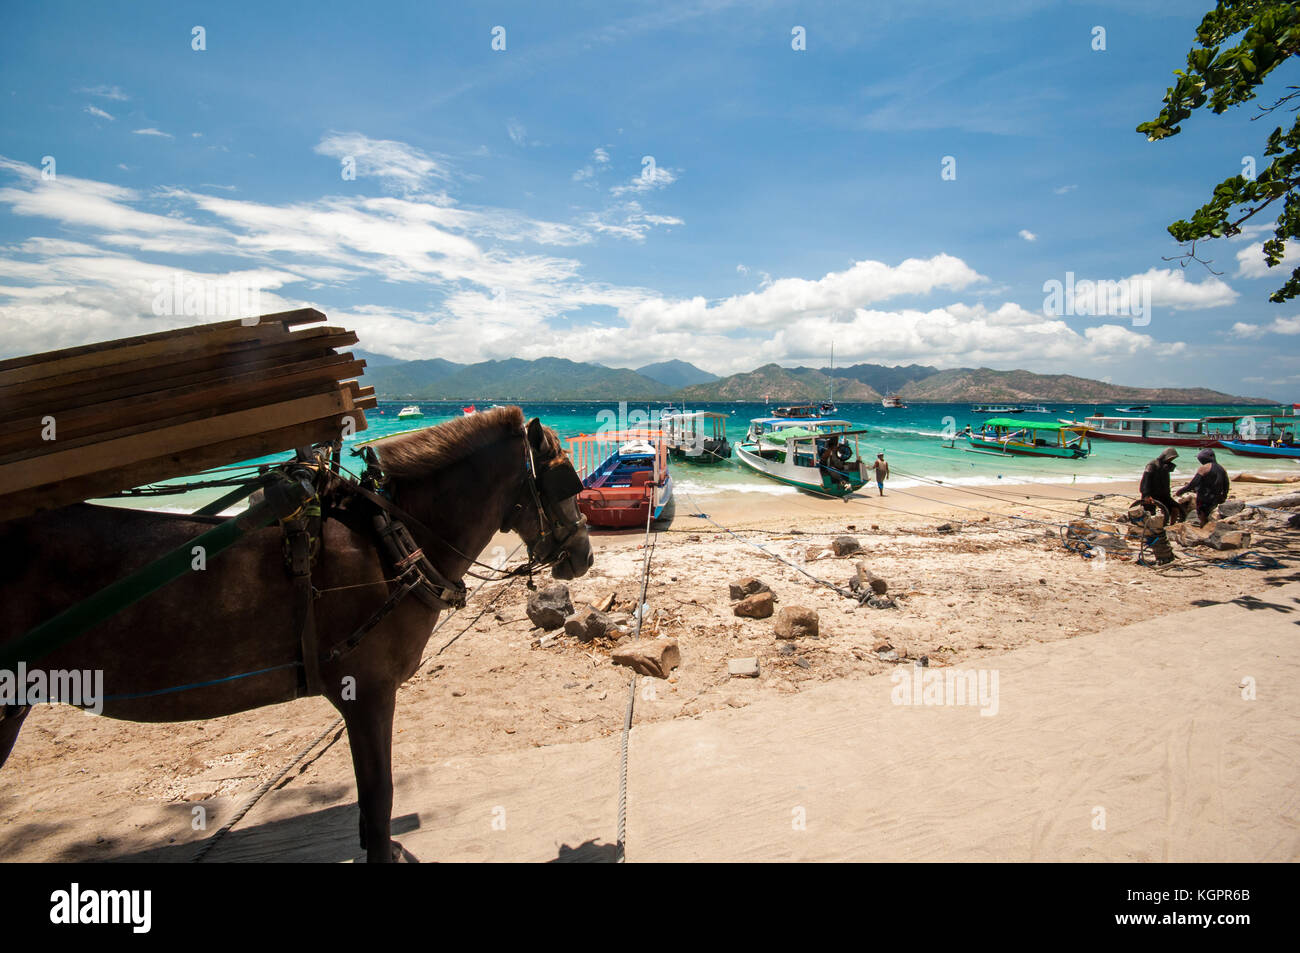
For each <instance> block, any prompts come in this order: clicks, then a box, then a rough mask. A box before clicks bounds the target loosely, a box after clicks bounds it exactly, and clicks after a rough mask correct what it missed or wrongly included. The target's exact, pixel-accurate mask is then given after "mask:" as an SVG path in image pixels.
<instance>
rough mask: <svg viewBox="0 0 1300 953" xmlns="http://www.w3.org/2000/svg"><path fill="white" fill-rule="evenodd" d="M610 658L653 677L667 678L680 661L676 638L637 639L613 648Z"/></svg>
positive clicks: (615, 662)
mask: <svg viewBox="0 0 1300 953" xmlns="http://www.w3.org/2000/svg"><path fill="white" fill-rule="evenodd" d="M610 660H611V661H613V663H614V664H615V665H626V666H627V667H628V668H630V669H632V671H634V672H637V673H639V674H641V675H650V676H652V677H654V678H667V677H668V673H669V672H671V671H672V670H673V669H675V668H676V667H677V666H678V665H680V664H681V662H682V653H681V650H680V649H678V648H677V640H676V639H637V640H636V641H634V642H628V643H626V644H624V645H620V646H618V648H616V649H614V652H613V654H612V655H610Z"/></svg>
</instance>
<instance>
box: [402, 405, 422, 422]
mask: <svg viewBox="0 0 1300 953" xmlns="http://www.w3.org/2000/svg"><path fill="white" fill-rule="evenodd" d="M423 416H424V414H423V413H422V412H421V411H420V408H419V407H417V406H416V405H415V404H411V406H409V407H403V408H402V409H401V410H399V411H398V412H397V419H398V420H413V419H414V418H416V417H423Z"/></svg>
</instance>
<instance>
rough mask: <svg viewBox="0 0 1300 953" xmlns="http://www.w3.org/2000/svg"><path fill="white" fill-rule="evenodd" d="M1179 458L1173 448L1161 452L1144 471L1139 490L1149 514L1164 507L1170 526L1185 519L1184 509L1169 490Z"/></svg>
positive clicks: (1143, 504)
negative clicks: (1175, 463) (1171, 477)
mask: <svg viewBox="0 0 1300 953" xmlns="http://www.w3.org/2000/svg"><path fill="white" fill-rule="evenodd" d="M1177 458H1178V451H1177V450H1175V449H1174V448H1173V447H1167V448H1166V449H1164V450H1161V451H1160V456H1158V457H1156V458H1155V459H1154V460H1152V461H1151V462H1150V463H1148V464H1147V465H1146V469H1144V470H1143V471H1142V482H1141V483H1140V484H1139V488H1138V492H1139V493H1140V494H1141V496H1142V506H1143V507H1144V508H1145V509H1146V510H1147V511H1148V512H1151V511H1154V510H1155V509H1156V508H1157V507H1158V506H1159V507H1163V508H1164V510H1165V512H1166V513H1168V514H1169V522H1170V524H1173V523H1178V522H1181V521H1182V519H1183V508H1182V506H1180V505H1179V504H1178V503H1176V502H1174V497H1173V494H1172V493H1170V490H1169V480H1170V475H1171V474H1172V473H1173V472H1174V460H1176V459H1177Z"/></svg>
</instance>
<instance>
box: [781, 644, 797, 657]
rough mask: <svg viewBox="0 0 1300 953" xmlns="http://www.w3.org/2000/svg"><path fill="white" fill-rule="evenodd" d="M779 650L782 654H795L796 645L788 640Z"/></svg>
mask: <svg viewBox="0 0 1300 953" xmlns="http://www.w3.org/2000/svg"><path fill="white" fill-rule="evenodd" d="M777 651H778V652H780V653H781V654H782V655H794V646H793V645H791V644H790V643H789V642H787V643H785V645H783V646H781V647H780V648H779V649H777Z"/></svg>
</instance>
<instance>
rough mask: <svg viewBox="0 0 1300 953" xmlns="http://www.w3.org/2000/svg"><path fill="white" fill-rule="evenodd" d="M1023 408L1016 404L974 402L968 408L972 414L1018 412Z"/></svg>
mask: <svg viewBox="0 0 1300 953" xmlns="http://www.w3.org/2000/svg"><path fill="white" fill-rule="evenodd" d="M1023 410H1024V408H1023V407H1020V406H1019V405H1017V404H976V405H975V406H974V407H972V408H971V409H970V412H971V413H972V414H1019V413H1021V412H1023Z"/></svg>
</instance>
